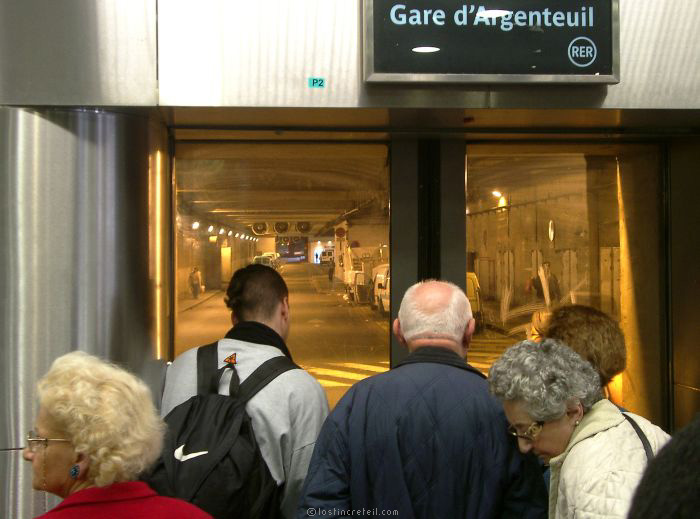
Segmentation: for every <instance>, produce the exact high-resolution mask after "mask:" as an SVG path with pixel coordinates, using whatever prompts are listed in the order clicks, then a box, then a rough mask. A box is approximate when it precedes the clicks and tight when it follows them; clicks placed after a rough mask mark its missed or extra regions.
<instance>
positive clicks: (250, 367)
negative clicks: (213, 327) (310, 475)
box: [161, 339, 328, 518]
mask: <svg viewBox="0 0 700 519" xmlns="http://www.w3.org/2000/svg"><path fill="white" fill-rule="evenodd" d="M217 353H218V358H219V367H221V366H223V365H224V359H225V358H226V357H228V356H229V355H231V354H232V353H236V371H237V372H238V376H239V378H240V381H241V382H243V381H245V379H246V378H248V376H249V375H250V374H251V373H252V372H253V371H255V369H256V368H257V367H258V366H260V365H261V364H262V363H263V362H265V361H266V360H268V359H271V358H273V357H278V356H280V355H283V353H282V352H281V351H280V350H279V349H278V348H275V347H274V346H266V345H262V344H253V343H249V342H244V341H239V340H233V339H221V340H220V341H219V345H218V352H217ZM230 381H231V374H230V371H229V372H226V373H225V374H224V376H223V377H222V379H221V383H220V384H219V393H220V394H222V395H228V389H229V382H230ZM196 394H197V348H192V349H191V350H187V351H186V352H184V353H183V354H182V355H180V356H178V357H177V359H175V361H174V362H173V363H172V364H171V365H170V367H169V368H168V371H167V374H166V379H165V391H164V392H163V402H162V404H161V415H162V416H165V415H167V414H168V413H169V412H170V411H171V410H172V409H173V408H174V407H175V406H177V405H179V404H181V403H182V402H185V401H186V400H188V399H189V398H190V397H192V396H194V395H196ZM245 409H246V411H247V412H248V415H249V416H250V420H251V422H252V425H253V433H255V439H256V440H257V442H258V445H259V447H260V453H261V454H262V457H263V459H264V460H265V463H266V464H267V466H268V468H269V469H270V473H271V474H272V477H273V478H275V481H277V484H278V485H281V484H284V493H283V495H282V503H281V509H282V513H283V515H284V516H285V517H286V518H292V517H294V515H295V513H296V506H297V502H298V501H299V497H300V494H301V487H302V485H303V484H304V479H305V478H306V472H307V471H308V468H309V462H310V461H311V454H312V453H313V450H314V446H315V444H316V438H317V437H318V434H319V432H320V430H321V426H322V425H323V422H324V420H325V419H326V416H328V400H327V399H326V394H325V392H324V391H323V388H321V386H320V384H319V383H318V382H317V381H316V379H314V378H313V377H312V376H311V375H309V374H308V373H307V372H306V371H304V370H302V369H293V370H290V371H287V372H285V373H282V374H281V375H279V376H278V377H277V378H275V379H274V380H273V381H272V382H270V383H269V384H268V385H267V386H265V387H264V388H262V389H261V390H260V392H259V393H257V394H256V395H255V396H254V397H253V398H251V399H250V401H249V402H248V403H247V404H246V407H245Z"/></svg>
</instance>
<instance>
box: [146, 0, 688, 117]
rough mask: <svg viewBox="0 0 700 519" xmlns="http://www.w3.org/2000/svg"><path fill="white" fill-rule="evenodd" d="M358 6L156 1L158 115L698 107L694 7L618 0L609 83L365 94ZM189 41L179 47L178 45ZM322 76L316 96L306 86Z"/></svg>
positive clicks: (337, 1)
mask: <svg viewBox="0 0 700 519" xmlns="http://www.w3.org/2000/svg"><path fill="white" fill-rule="evenodd" d="M361 4H362V0H342V1H341V0H334V1H329V0H297V1H295V2H289V1H288V0H268V1H266V2H230V1H228V0H201V1H199V2H191V1H189V0H167V1H160V2H159V3H158V72H159V87H160V90H159V104H160V105H163V106H266V107H282V106H284V107H389V108H394V107H406V108H420V107H427V108H434V107H441V108H606V109H608V108H700V67H698V66H697V64H696V62H697V59H696V58H695V56H697V55H698V54H700V31H697V28H696V21H697V20H698V19H699V18H700V2H697V1H696V0H620V2H619V8H620V63H621V81H620V83H619V84H617V85H610V86H604V85H603V86H594V85H584V86H577V85H542V84H540V85H534V86H528V85H505V86H504V85H500V86H499V85H496V86H469V85H456V86H425V85H422V86H421V85H399V86H397V85H390V84H387V85H375V84H373V85H366V84H365V83H364V82H363V75H362V53H363V49H362V22H361V15H362V9H361ZM184 35H186V37H183V36H184ZM310 77H322V78H324V79H325V80H326V87H325V88H323V89H318V88H309V86H308V78H310Z"/></svg>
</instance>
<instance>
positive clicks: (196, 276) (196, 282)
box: [188, 267, 202, 299]
mask: <svg viewBox="0 0 700 519" xmlns="http://www.w3.org/2000/svg"><path fill="white" fill-rule="evenodd" d="M188 281H189V283H190V291H191V292H192V297H194V298H195V299H199V294H200V292H201V291H202V273H201V272H200V271H199V267H192V272H190V276H189V279H188Z"/></svg>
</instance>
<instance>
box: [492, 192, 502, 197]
mask: <svg viewBox="0 0 700 519" xmlns="http://www.w3.org/2000/svg"><path fill="white" fill-rule="evenodd" d="M491 194H492V195H493V196H495V197H496V198H501V197H502V196H503V195H502V194H501V192H500V191H491Z"/></svg>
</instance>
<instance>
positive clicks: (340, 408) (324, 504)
mask: <svg viewBox="0 0 700 519" xmlns="http://www.w3.org/2000/svg"><path fill="white" fill-rule="evenodd" d="M393 332H394V334H395V335H396V337H397V339H398V340H399V341H400V342H401V343H402V344H404V345H405V346H406V348H407V349H408V352H409V355H408V357H407V358H406V359H404V360H403V361H402V362H400V363H399V364H398V365H397V366H395V367H394V368H393V369H391V370H390V371H388V372H387V373H382V374H380V375H376V376H374V377H370V378H368V379H365V380H363V381H361V382H358V383H357V384H355V385H354V386H353V387H352V388H350V390H349V391H348V392H347V393H346V395H345V396H344V397H343V398H342V399H341V401H340V402H339V403H338V405H337V406H336V408H335V409H334V410H333V412H332V413H331V414H330V415H329V417H328V419H327V420H326V421H325V423H324V425H323V427H322V429H321V434H320V436H319V438H318V440H317V442H316V447H315V449H314V453H313V456H312V459H311V464H310V466H309V473H308V475H307V478H306V481H305V483H304V489H303V490H302V499H301V501H300V504H299V509H298V511H297V517H298V518H306V517H311V516H315V517H344V516H355V515H359V516H362V515H370V516H373V517H381V516H385V515H386V516H390V517H401V518H402V519H411V518H421V519H428V518H430V519H433V518H447V517H449V518H484V519H488V518H497V517H513V518H515V517H517V518H528V519H529V518H545V517H546V515H547V503H546V500H547V498H546V490H545V488H544V483H543V480H542V477H541V474H540V472H539V469H538V465H537V462H536V460H535V459H534V458H532V457H524V456H522V455H521V454H520V453H519V452H518V449H517V445H516V444H515V442H514V441H513V438H512V437H511V436H509V435H508V433H507V427H508V423H507V421H506V419H505V416H504V414H503V411H502V408H501V406H500V404H498V403H497V402H496V401H495V400H494V399H493V398H492V397H491V396H490V395H489V391H488V385H487V383H486V380H485V377H484V376H483V375H482V374H481V373H480V372H479V371H477V370H476V369H474V368H472V367H471V366H469V365H468V364H467V363H466V360H465V358H466V354H467V349H468V347H469V342H470V341H471V337H472V334H473V332H474V319H473V318H472V311H471V307H470V305H469V301H468V299H467V297H466V296H465V294H464V292H462V290H460V289H459V288H458V287H457V286H455V285H453V284H451V283H445V282H441V281H432V280H431V281H425V282H421V283H417V284H415V285H413V286H412V287H410V288H409V289H408V290H407V291H406V294H405V295H404V298H403V301H402V302H401V308H400V310H399V315H398V318H397V319H396V320H395V321H394V323H393Z"/></svg>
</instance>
